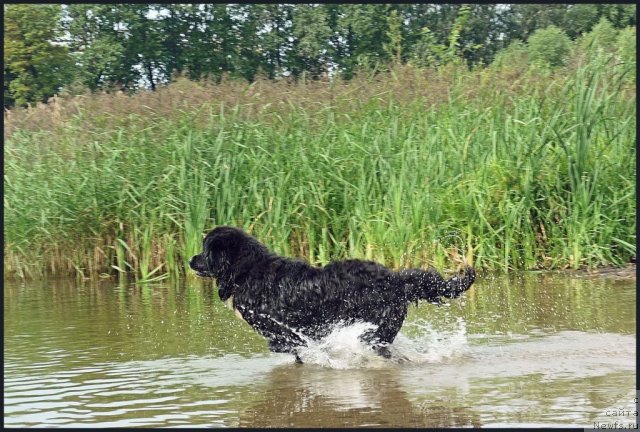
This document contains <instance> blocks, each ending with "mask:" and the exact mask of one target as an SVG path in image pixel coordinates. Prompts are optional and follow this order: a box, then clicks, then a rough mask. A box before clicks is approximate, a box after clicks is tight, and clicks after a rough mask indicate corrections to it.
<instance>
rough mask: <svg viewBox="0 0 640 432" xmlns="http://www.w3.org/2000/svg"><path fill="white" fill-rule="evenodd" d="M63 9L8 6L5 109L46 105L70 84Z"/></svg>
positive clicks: (5, 43)
mask: <svg viewBox="0 0 640 432" xmlns="http://www.w3.org/2000/svg"><path fill="white" fill-rule="evenodd" d="M60 14H61V7H60V6H59V5H27V4H23V5H20V4H13V5H4V79H5V88H4V101H5V102H4V103H5V106H7V105H12V104H13V103H15V104H17V105H24V104H26V103H28V102H38V101H42V102H46V100H47V99H48V98H49V97H51V96H53V95H54V94H56V93H57V92H58V90H59V89H60V88H61V87H62V86H63V85H64V84H66V83H68V82H70V66H71V59H70V57H69V54H68V52H67V49H66V48H65V47H64V46H60V45H56V44H54V42H56V41H57V39H58V38H59V36H60V33H61V27H60Z"/></svg>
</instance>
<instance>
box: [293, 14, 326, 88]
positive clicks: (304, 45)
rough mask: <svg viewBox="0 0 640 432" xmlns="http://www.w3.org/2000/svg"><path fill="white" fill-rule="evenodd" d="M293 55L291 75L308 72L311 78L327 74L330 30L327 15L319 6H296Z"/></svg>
mask: <svg viewBox="0 0 640 432" xmlns="http://www.w3.org/2000/svg"><path fill="white" fill-rule="evenodd" d="M293 18H294V19H293V36H294V37H295V40H294V45H293V48H294V49H293V53H295V55H296V58H295V59H294V60H293V61H292V62H291V66H290V68H291V73H292V74H293V75H294V76H299V75H300V74H302V72H303V71H308V72H309V75H310V76H311V77H312V78H319V77H320V76H321V75H322V74H324V73H327V72H328V71H327V69H328V68H327V63H328V61H329V58H330V56H329V52H328V50H327V46H328V40H329V36H330V35H331V29H330V28H329V24H328V20H329V17H328V13H327V10H326V8H324V7H323V6H321V5H298V6H297V7H296V9H295V11H294V15H293Z"/></svg>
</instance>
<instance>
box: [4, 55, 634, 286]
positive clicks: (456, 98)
mask: <svg viewBox="0 0 640 432" xmlns="http://www.w3.org/2000/svg"><path fill="white" fill-rule="evenodd" d="M448 72H449V74H450V75H451V76H447V75H445V74H444V73H438V72H433V71H421V70H417V69H411V68H409V67H406V66H405V67H398V68H397V69H396V70H394V71H393V73H389V74H388V75H385V74H381V75H376V76H374V77H367V78H366V79H364V78H363V79H361V81H354V82H350V83H307V84H295V85H293V84H289V85H287V86H285V87H283V84H282V83H273V84H272V86H273V88H270V87H269V85H270V84H269V83H264V82H261V83H258V84H255V85H253V86H248V87H244V88H240V87H238V84H237V83H231V84H230V83H225V82H223V83H222V84H220V86H222V88H216V89H215V92H217V93H216V94H225V95H226V93H225V89H224V86H225V85H226V86H227V88H226V90H227V91H236V92H237V94H239V95H240V96H238V98H237V100H236V101H235V102H230V101H229V100H228V99H229V97H228V96H225V97H226V99H225V100H224V101H222V102H221V101H220V100H204V101H200V102H198V103H197V104H193V105H188V104H185V105H184V106H183V107H182V108H178V107H177V105H179V104H178V103H177V102H176V101H175V100H174V99H172V100H171V107H172V109H171V110H170V111H167V112H165V111H164V109H165V108H166V106H164V105H160V106H158V105H153V104H151V105H150V106H147V105H145V106H141V105H142V104H143V103H147V102H149V98H150V97H151V96H148V95H141V96H133V97H132V98H129V99H126V104H128V105H129V106H130V107H135V109H131V110H130V111H128V112H126V113H123V112H118V111H117V109H118V108H117V101H115V102H114V101H111V102H110V103H109V104H108V107H107V108H108V109H104V110H100V109H99V107H97V106H96V105H95V102H87V101H86V99H84V100H79V101H76V102H77V104H79V105H76V108H74V109H69V110H68V111H64V110H62V112H63V113H64V112H66V113H67V114H65V115H66V117H65V115H62V116H60V114H59V112H60V110H58V116H59V117H58V123H55V124H53V123H52V125H49V123H46V122H45V123H43V124H46V125H48V126H46V127H43V128H40V129H38V128H33V127H17V126H16V125H15V124H14V125H10V128H9V129H10V130H11V132H10V134H9V136H7V142H6V145H5V149H4V158H5V177H4V190H5V195H4V214H5V220H4V222H5V224H4V226H5V231H4V235H5V254H4V266H5V275H7V276H10V277H11V276H13V277H21V278H27V277H42V276H43V275H46V274H52V273H53V274H76V275H79V276H82V277H92V276H96V275H99V274H105V273H106V274H120V275H124V276H135V277H136V278H138V279H139V280H141V281H153V280H158V279H160V278H164V277H166V276H168V275H169V276H177V275H180V274H184V273H185V268H187V263H188V259H189V258H190V256H192V255H193V254H195V253H197V252H198V251H199V250H200V248H201V243H202V238H203V234H204V232H205V231H206V230H208V229H210V228H212V227H214V226H216V225H219V224H228V225H235V226H239V227H242V228H244V229H246V230H248V231H249V232H251V233H252V234H254V235H255V236H257V237H258V238H259V239H261V240H262V241H264V242H265V243H267V244H268V245H269V246H270V247H271V248H273V249H274V250H275V251H276V252H278V253H281V254H286V255H293V256H301V257H304V258H306V259H308V260H310V261H311V262H312V263H314V264H324V263H327V262H329V261H330V260H333V259H341V258H347V257H355V258H364V259H373V260H377V261H380V262H383V263H385V264H387V265H389V266H391V267H394V268H400V267H408V266H435V267H439V268H443V267H445V266H446V267H452V266H455V265H456V264H457V263H460V262H461V261H462V260H463V259H466V260H470V261H473V264H474V266H476V267H477V268H483V269H487V270H501V271H509V270H512V269H538V268H565V267H574V268H575V267H580V266H597V265H605V264H621V263H623V262H626V261H627V260H628V259H629V257H630V256H631V255H634V254H635V253H636V251H635V199H634V198H635V175H636V174H635V157H636V152H635V140H636V131H635V119H636V110H635V88H629V83H628V80H624V79H623V78H624V76H625V74H626V73H628V71H626V70H625V69H624V67H623V66H616V67H610V66H609V67H608V69H607V70H604V69H603V66H602V65H591V64H586V65H581V66H578V67H577V68H574V69H565V70H562V71H560V72H558V73H557V74H551V75H548V74H547V75H544V79H543V76H542V75H540V74H539V73H536V72H535V71H533V72H528V73H527V74H525V75H522V76H520V77H519V78H518V79H517V80H516V82H514V81H510V82H505V81H504V80H501V79H500V71H491V70H482V71H474V72H469V71H465V70H462V69H457V70H454V71H453V72H451V71H448ZM605 72H606V73H605ZM490 74H494V75H490ZM416 83H417V84H419V85H424V86H425V88H420V87H419V86H417V85H416ZM430 83H431V84H430ZM385 84H386V88H387V90H385ZM176 85H179V86H182V87H181V88H182V90H181V91H183V93H184V94H185V95H186V96H185V99H186V100H196V99H197V98H198V95H190V94H188V93H189V92H188V89H187V90H185V89H184V86H185V85H186V84H185V83H184V82H179V83H177V84H176ZM256 86H259V87H260V88H261V89H262V91H264V92H265V93H266V94H269V95H271V97H272V100H273V103H272V104H271V105H269V102H268V99H265V96H264V95H261V96H255V94H256V93H259V92H257V91H256ZM169 87H171V86H169ZM191 90H192V91H197V92H200V91H201V87H198V86H196V85H195V84H194V87H193V88H191ZM164 91H165V93H168V94H172V93H171V92H172V91H173V90H172V89H167V90H164ZM242 92H244V93H242ZM282 92H286V93H287V95H286V97H283V96H282ZM431 92H437V94H435V95H434V94H432V93H431ZM249 93H251V94H253V95H254V96H255V97H253V99H252V97H249V96H246V94H249ZM354 95H355V96H357V97H355V98H354ZM165 96H166V95H165ZM110 97H111V98H113V99H114V100H115V99H118V100H120V99H122V98H123V96H119V95H113V96H110ZM136 97H139V100H138V104H139V105H140V106H138V105H136V99H135V98H136ZM96 98H99V99H100V100H103V101H104V100H108V99H106V98H107V97H106V96H96ZM296 100H300V101H301V103H299V104H296ZM161 102H162V101H161ZM165 102H166V98H165V101H164V102H162V103H165ZM58 103H63V104H64V103H68V104H73V103H74V101H73V100H72V101H62V102H58ZM83 103H84V104H92V105H90V106H92V107H93V109H94V111H93V112H88V111H87V110H85V109H83V108H82V106H81V104H83ZM123 103H124V102H123ZM158 103H160V102H158ZM15 117H19V114H14V117H13V118H15ZM5 120H7V118H5ZM9 120H11V118H9ZM21 124H22V123H21ZM5 134H7V132H6V131H5Z"/></svg>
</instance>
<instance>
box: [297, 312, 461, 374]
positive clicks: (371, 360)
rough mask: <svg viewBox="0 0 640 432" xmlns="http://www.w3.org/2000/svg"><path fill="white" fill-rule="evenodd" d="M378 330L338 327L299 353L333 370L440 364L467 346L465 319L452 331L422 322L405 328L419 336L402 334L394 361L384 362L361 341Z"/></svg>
mask: <svg viewBox="0 0 640 432" xmlns="http://www.w3.org/2000/svg"><path fill="white" fill-rule="evenodd" d="M375 328H376V326H375V325H374V324H371V323H368V322H357V323H354V324H350V325H344V324H339V325H336V326H335V328H334V329H333V330H332V331H331V333H330V334H329V335H327V336H326V337H325V338H323V339H322V340H320V341H312V340H307V344H308V346H307V347H306V348H304V349H302V350H301V351H300V352H299V356H300V358H301V359H302V361H303V362H305V363H310V364H316V365H320V366H324V367H329V368H333V369H352V368H383V367H388V366H390V365H393V364H397V363H403V364H404V363H412V364H419V363H439V362H442V361H443V360H445V359H448V358H451V357H454V356H458V355H461V354H463V353H464V352H465V348H466V345H467V334H466V326H465V322H464V320H463V319H462V318H459V319H458V320H457V322H455V323H453V324H452V325H451V328H448V329H437V330H436V329H434V328H433V327H432V326H431V325H430V324H429V323H428V322H427V321H423V320H421V321H416V322H412V323H408V324H406V325H405V328H411V333H417V336H412V337H411V338H410V337H408V336H406V335H405V334H403V332H402V331H401V332H400V333H399V334H398V335H397V336H396V339H395V341H394V343H393V344H392V345H391V346H390V347H389V350H390V351H391V354H392V358H391V359H385V358H383V357H381V356H379V355H377V354H376V353H375V352H374V351H373V350H372V349H371V348H370V347H368V346H367V345H366V344H364V343H363V342H362V341H361V340H360V336H361V335H362V334H364V333H365V332H367V331H370V330H375Z"/></svg>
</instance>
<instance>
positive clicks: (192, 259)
mask: <svg viewBox="0 0 640 432" xmlns="http://www.w3.org/2000/svg"><path fill="white" fill-rule="evenodd" d="M197 257H198V255H194V256H192V257H191V259H190V260H189V267H191V268H192V269H194V270H195V267H194V266H195V262H196V258H197Z"/></svg>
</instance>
